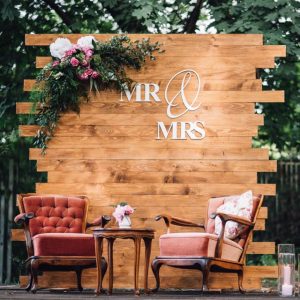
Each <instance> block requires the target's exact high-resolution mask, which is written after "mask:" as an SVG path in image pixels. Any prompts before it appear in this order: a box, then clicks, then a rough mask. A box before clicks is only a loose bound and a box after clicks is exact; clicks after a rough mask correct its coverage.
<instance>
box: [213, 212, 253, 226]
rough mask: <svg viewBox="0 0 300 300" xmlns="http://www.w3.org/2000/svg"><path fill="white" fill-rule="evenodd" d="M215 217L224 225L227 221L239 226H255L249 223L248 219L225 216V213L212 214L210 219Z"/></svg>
mask: <svg viewBox="0 0 300 300" xmlns="http://www.w3.org/2000/svg"><path fill="white" fill-rule="evenodd" d="M216 217H219V218H220V219H221V221H222V223H224V222H225V223H226V222H228V221H234V222H237V223H239V224H242V225H247V226H253V227H254V225H255V223H253V222H251V221H249V220H248V219H246V218H242V217H239V216H235V215H230V214H225V213H215V214H213V216H211V218H212V219H215V218H216Z"/></svg>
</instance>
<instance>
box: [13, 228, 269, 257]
mask: <svg viewBox="0 0 300 300" xmlns="http://www.w3.org/2000/svg"><path fill="white" fill-rule="evenodd" d="M185 230H187V229H185ZM158 236H159V235H157V234H156V237H158ZM11 240H12V241H15V242H16V241H19V242H22V241H25V236H24V231H23V230H22V229H12V230H11ZM155 241H156V242H157V239H156V240H155ZM155 241H154V242H155ZM155 246H156V245H155ZM155 248H156V247H155ZM115 251H116V252H120V250H119V251H118V248H116V249H115ZM154 253H155V255H158V248H157V250H154V251H152V254H154ZM156 253H157V254H156ZM274 253H275V243H274V242H251V243H250V244H249V246H248V250H247V254H274Z"/></svg>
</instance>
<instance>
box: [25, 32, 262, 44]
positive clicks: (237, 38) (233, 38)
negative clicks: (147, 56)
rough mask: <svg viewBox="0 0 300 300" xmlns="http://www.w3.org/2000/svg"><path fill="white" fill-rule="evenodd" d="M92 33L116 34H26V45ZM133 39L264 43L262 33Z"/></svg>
mask: <svg viewBox="0 0 300 300" xmlns="http://www.w3.org/2000/svg"><path fill="white" fill-rule="evenodd" d="M87 35H92V36H94V37H95V39H97V40H98V41H106V40H108V39H110V38H112V37H113V36H116V34H93V33H90V34H25V45H26V46H48V45H50V44H51V43H53V42H54V41H55V40H56V39H57V38H58V37H65V38H68V39H69V40H70V41H71V42H72V43H76V42H77V40H78V39H79V38H80V37H82V36H87ZM128 36H129V37H130V39H131V40H140V39H143V38H150V39H151V40H150V41H153V42H154V41H155V40H159V41H160V43H164V44H166V43H168V44H170V45H172V43H176V44H177V43H178V44H180V45H182V44H183V45H184V44H186V43H190V44H192V45H193V44H194V43H195V42H198V43H199V44H202V45H262V44H263V35H262V34H128Z"/></svg>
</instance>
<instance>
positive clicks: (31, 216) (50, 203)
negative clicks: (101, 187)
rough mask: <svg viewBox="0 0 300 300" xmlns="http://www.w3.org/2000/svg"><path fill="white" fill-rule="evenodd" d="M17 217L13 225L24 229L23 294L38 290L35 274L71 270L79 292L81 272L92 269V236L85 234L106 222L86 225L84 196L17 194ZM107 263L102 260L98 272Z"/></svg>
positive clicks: (104, 268) (102, 218) (94, 265)
mask: <svg viewBox="0 0 300 300" xmlns="http://www.w3.org/2000/svg"><path fill="white" fill-rule="evenodd" d="M18 205H19V210H20V214H19V215H17V216H16V217H15V222H16V223H17V224H22V225H23V227H24V233H25V240H26V248H27V253H28V258H27V260H26V264H27V269H28V271H29V276H30V278H29V283H28V286H27V288H26V290H27V291H31V292H33V293H35V292H36V291H37V288H38V272H41V271H42V272H43V271H75V272H76V275H77V287H78V289H79V290H82V285H81V273H82V270H84V269H87V268H94V267H96V258H95V246H94V239H93V235H92V234H87V233H85V231H86V229H87V228H89V227H92V226H100V227H104V226H105V225H106V224H107V223H108V222H109V220H110V217H108V216H102V217H100V218H98V219H96V220H94V222H93V223H87V213H88V199H87V197H85V196H61V195H35V194H25V195H18ZM106 269H107V263H106V261H105V259H104V258H102V272H103V274H105V272H106Z"/></svg>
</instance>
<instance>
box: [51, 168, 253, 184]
mask: <svg viewBox="0 0 300 300" xmlns="http://www.w3.org/2000/svg"><path fill="white" fill-rule="evenodd" d="M256 181H257V174H256V172H172V173H170V172H122V171H120V172H111V171H107V172H105V171H103V172H101V173H100V172H80V173H75V172H74V171H73V172H60V171H56V172H55V171H52V172H48V182H49V183H56V182H57V183H117V182H120V183H125V182H126V183H143V182H144V183H214V182H215V183H256Z"/></svg>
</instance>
